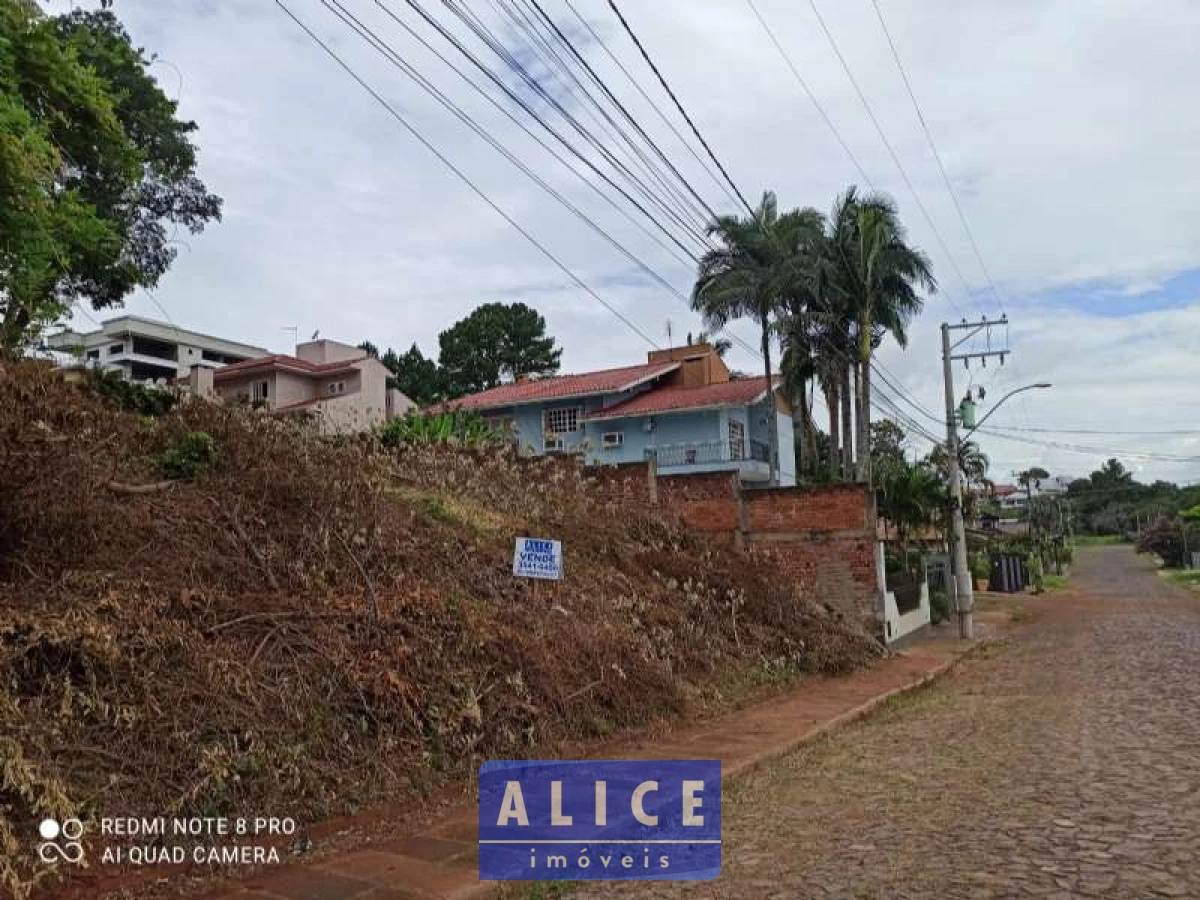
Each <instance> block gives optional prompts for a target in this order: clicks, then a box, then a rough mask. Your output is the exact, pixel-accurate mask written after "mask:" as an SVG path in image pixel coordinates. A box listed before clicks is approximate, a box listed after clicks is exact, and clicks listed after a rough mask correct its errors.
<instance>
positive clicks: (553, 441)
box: [542, 437, 566, 453]
mask: <svg viewBox="0 0 1200 900" xmlns="http://www.w3.org/2000/svg"><path fill="white" fill-rule="evenodd" d="M565 446H566V445H565V444H564V443H563V439H562V438H560V437H556V438H546V440H545V441H543V442H542V450H543V451H545V452H546V453H562V451H563V450H564V449H565Z"/></svg>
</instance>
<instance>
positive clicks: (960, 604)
mask: <svg viewBox="0 0 1200 900" xmlns="http://www.w3.org/2000/svg"><path fill="white" fill-rule="evenodd" d="M1000 326H1004V327H1005V328H1007V326H1008V318H1007V317H1006V316H1001V317H1000V319H999V320H998V321H995V322H989V321H988V320H987V319H986V318H984V319H983V320H982V321H979V322H968V321H967V320H966V319H963V321H962V322H961V323H959V324H957V325H950V324H948V323H946V322H943V323H942V377H943V378H944V379H945V382H946V458H947V460H948V464H949V468H950V506H951V510H950V513H951V520H952V527H953V533H952V535H951V543H952V544H953V545H954V546H953V547H952V548H951V550H952V553H953V559H954V579H955V585H956V587H957V590H956V591H955V592H954V593H955V597H954V611H955V613H956V614H957V616H958V636H959V637H960V638H964V639H970V638H971V637H972V636H973V635H974V632H975V624H974V619H973V617H972V614H973V610H974V607H975V591H974V587H975V586H974V585H973V584H972V583H971V569H970V567H969V566H968V565H967V529H966V526H965V525H964V524H963V496H962V484H961V480H960V478H959V473H958V418H957V415H958V414H957V410H956V408H955V403H954V371H953V369H952V367H951V366H952V363H953V362H954V360H956V359H961V360H963V362H965V363H966V364H967V366H968V367H970V364H971V363H970V361H971V359H972V358H977V359H979V360H980V361H981V362H982V363H983V365H984V366H986V365H987V358H988V357H989V356H998V357H1000V364H1001V365H1004V357H1005V355H1006V354H1008V353H1009V352H1010V351H1009V350H1008V348H1007V347H1005V348H1004V349H1003V350H992V349H990V348H991V337H992V328H996V327H1000ZM951 331H966V332H967V334H966V336H965V337H963V338H961V339H960V340H959V341H958V342H957V343H955V344H951V343H950V332H951ZM981 331H986V333H987V343H988V348H989V349H987V350H985V351H982V352H967V353H958V354H955V353H954V350H955V348H957V347H959V346H960V345H961V344H962V343H963V342H964V341H967V340H970V339H971V338H972V337H974V336H975V335H977V334H979V333H980V332H981Z"/></svg>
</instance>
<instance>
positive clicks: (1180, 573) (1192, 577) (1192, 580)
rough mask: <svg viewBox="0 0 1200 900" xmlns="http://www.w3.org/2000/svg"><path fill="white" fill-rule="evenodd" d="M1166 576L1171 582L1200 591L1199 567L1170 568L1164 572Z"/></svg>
mask: <svg viewBox="0 0 1200 900" xmlns="http://www.w3.org/2000/svg"><path fill="white" fill-rule="evenodd" d="M1166 578H1167V581H1170V582H1171V583H1172V584H1178V585H1182V586H1183V587H1190V588H1192V589H1193V590H1198V591H1200V569H1172V570H1171V571H1169V572H1167V573H1166Z"/></svg>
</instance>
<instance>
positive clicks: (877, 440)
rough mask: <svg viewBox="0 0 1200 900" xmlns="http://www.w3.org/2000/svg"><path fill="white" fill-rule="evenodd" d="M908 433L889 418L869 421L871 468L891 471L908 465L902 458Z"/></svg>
mask: <svg viewBox="0 0 1200 900" xmlns="http://www.w3.org/2000/svg"><path fill="white" fill-rule="evenodd" d="M907 442H908V435H907V434H905V432H904V429H903V428H901V427H900V426H899V425H897V424H896V423H895V422H893V421H892V420H891V419H881V420H880V421H878V422H872V423H871V453H872V454H873V459H872V460H871V469H872V471H875V472H884V471H891V470H893V469H898V468H901V467H904V466H907V465H908V461H907V460H905V458H904V447H905V444H906V443H907Z"/></svg>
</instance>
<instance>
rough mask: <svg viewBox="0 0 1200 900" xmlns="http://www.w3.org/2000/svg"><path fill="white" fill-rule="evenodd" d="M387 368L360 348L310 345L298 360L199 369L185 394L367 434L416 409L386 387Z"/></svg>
mask: <svg viewBox="0 0 1200 900" xmlns="http://www.w3.org/2000/svg"><path fill="white" fill-rule="evenodd" d="M390 374H391V373H390V372H389V371H388V368H387V367H386V366H385V365H384V364H383V363H381V362H380V361H379V360H378V359H376V358H375V357H374V356H370V355H369V354H367V353H365V352H363V351H362V350H361V349H359V348H358V347H352V346H350V345H349V344H341V343H338V342H337V341H328V340H320V341H309V342H308V343H306V344H298V345H297V346H296V355H295V356H287V355H284V354H270V355H265V356H260V357H258V358H257V359H248V360H243V361H242V362H237V363H232V364H230V365H227V366H223V367H221V368H220V369H216V370H212V369H206V368H202V367H196V368H194V369H192V370H191V372H189V373H188V377H187V378H186V379H181V380H183V381H186V385H187V387H186V389H187V391H188V392H189V393H191V394H194V395H196V396H199V397H209V398H218V399H220V400H221V401H223V402H225V403H243V404H245V405H247V406H251V407H254V408H258V409H265V410H268V411H270V412H273V413H277V414H280V415H289V414H308V415H310V416H313V417H315V418H316V420H317V422H318V424H319V425H320V427H321V430H322V431H325V432H328V433H331V434H350V433H354V432H358V431H367V430H369V429H371V428H373V427H374V426H376V425H379V424H380V423H382V422H384V421H386V420H388V419H391V418H395V417H397V416H403V415H404V414H405V413H407V412H408V411H409V410H411V409H414V408H415V406H416V404H414V403H413V402H412V401H411V400H409V399H408V397H406V396H405V395H404V394H403V393H401V392H400V391H398V390H396V389H395V388H389V387H388V385H387V381H388V376H389V375H390Z"/></svg>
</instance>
